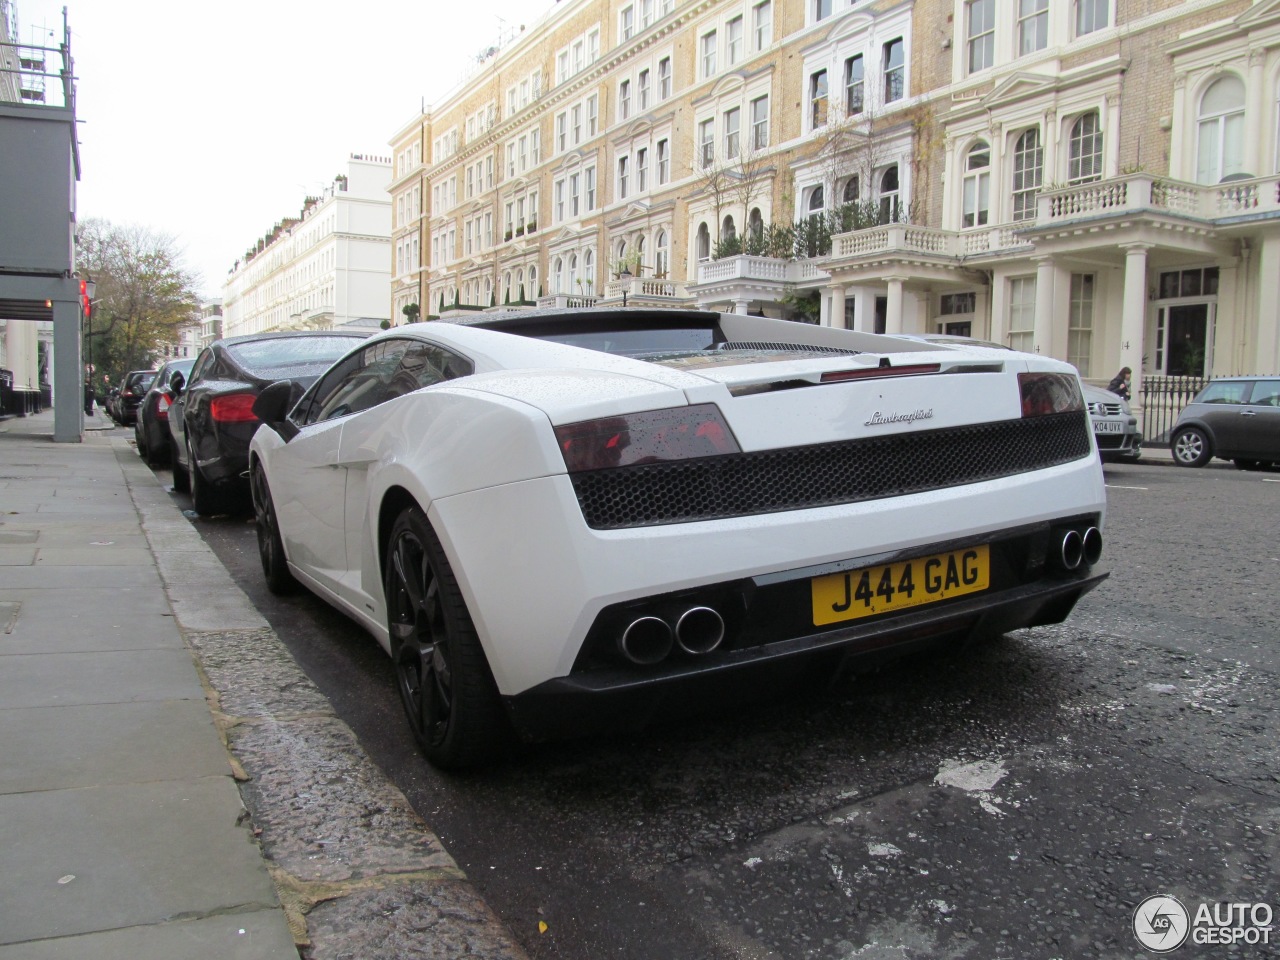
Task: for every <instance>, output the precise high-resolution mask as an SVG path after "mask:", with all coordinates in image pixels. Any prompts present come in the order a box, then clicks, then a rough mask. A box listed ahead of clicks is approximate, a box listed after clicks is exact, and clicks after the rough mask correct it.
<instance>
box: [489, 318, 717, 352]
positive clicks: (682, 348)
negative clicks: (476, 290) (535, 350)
mask: <svg viewBox="0 0 1280 960" xmlns="http://www.w3.org/2000/svg"><path fill="white" fill-rule="evenodd" d="M609 320H613V322H609ZM500 329H502V330H504V331H506V332H508V333H518V334H520V335H522V336H526V337H532V338H534V339H537V340H547V341H549V342H551V343H564V344H568V345H570V346H574V347H583V348H585V349H587V350H598V351H599V352H601V353H611V354H614V355H615V356H621V357H654V356H667V355H671V354H692V353H700V352H702V351H704V350H714V349H716V347H717V345H718V344H721V343H723V342H724V340H725V337H724V333H723V332H721V330H720V324H719V323H718V322H716V321H715V320H712V319H709V320H708V321H707V322H705V323H699V322H683V323H675V324H662V323H644V324H641V323H635V322H628V321H626V320H621V321H620V320H617V319H614V318H608V319H605V318H601V319H593V320H583V321H565V320H560V319H557V320H554V321H547V322H542V323H539V322H531V323H527V324H519V325H518V326H515V325H513V326H503V327H501V328H500Z"/></svg>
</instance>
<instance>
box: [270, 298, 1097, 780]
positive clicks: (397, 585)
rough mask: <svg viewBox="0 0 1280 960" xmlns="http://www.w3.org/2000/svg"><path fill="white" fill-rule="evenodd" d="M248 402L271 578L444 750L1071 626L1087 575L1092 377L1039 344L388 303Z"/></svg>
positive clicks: (431, 746) (753, 321)
mask: <svg viewBox="0 0 1280 960" xmlns="http://www.w3.org/2000/svg"><path fill="white" fill-rule="evenodd" d="M299 395H300V396H299ZM255 412H257V413H258V415H259V416H260V417H261V418H262V419H263V421H264V422H265V425H264V426H263V427H261V428H259V430H258V432H257V434H256V435H255V437H254V439H253V444H252V449H251V475H252V480H253V484H252V485H253V491H254V502H255V509H256V514H257V520H258V530H259V545H260V548H261V553H262V561H263V568H264V570H265V572H266V575H267V578H268V582H269V584H270V585H271V587H272V588H273V589H276V590H285V589H288V588H289V587H291V586H292V585H293V584H294V583H295V582H296V581H301V582H302V583H303V584H305V585H306V586H307V587H308V588H309V589H311V590H313V591H315V592H316V593H317V594H319V595H320V596H322V597H324V598H325V599H326V600H328V601H329V602H331V603H333V604H334V605H336V606H338V607H339V608H341V609H342V610H344V611H346V612H347V613H348V614H349V615H350V616H352V617H353V618H354V619H356V620H357V621H358V622H359V623H361V624H362V625H363V626H364V627H365V628H366V629H368V630H369V631H370V632H371V633H372V634H373V635H374V636H375V637H376V638H377V639H378V641H379V642H380V643H381V644H382V646H383V647H384V648H386V650H387V652H388V653H389V654H390V655H391V656H392V657H393V658H394V659H395V663H396V665H397V675H398V678H399V685H400V692H401V696H402V699H403V701H404V705H405V709H406V712H407V714H408V717H409V720H410V724H411V726H412V728H413V731H414V735H415V736H416V738H417V740H418V743H419V745H420V746H421V747H422V749H423V752H424V753H425V754H426V756H427V757H428V758H429V759H430V760H431V761H432V762H434V763H436V764H438V765H441V766H445V767H456V766H464V765H468V764H474V763H477V762H481V761H483V760H486V759H488V758H490V757H491V756H492V755H493V754H494V752H495V751H496V750H497V749H499V748H500V747H501V745H502V744H503V743H504V742H505V740H506V739H507V738H508V734H509V732H510V731H511V730H512V729H514V730H515V731H517V732H518V733H519V734H520V735H522V736H523V737H525V738H529V739H534V738H544V737H549V736H559V735H565V734H572V733H574V732H577V731H584V730H596V729H600V726H601V724H602V723H608V724H617V723H623V724H626V725H628V726H637V725H641V724H643V723H644V722H646V721H647V720H649V719H651V718H653V717H655V716H666V715H669V714H671V713H674V712H678V711H681V710H684V709H687V708H688V707H689V706H690V705H692V704H697V705H699V706H705V704H707V703H708V702H709V701H710V700H712V699H726V698H727V699H730V700H741V699H744V698H746V697H749V696H755V695H757V694H760V693H761V692H767V691H773V690H778V689H783V688H786V687H788V686H791V685H793V683H794V682H796V681H800V680H803V679H806V678H808V679H812V678H815V677H818V678H822V677H831V676H834V675H836V674H837V673H838V672H839V671H840V670H841V669H843V668H845V667H846V666H849V665H850V664H851V663H854V662H856V661H859V660H864V659H865V658H868V657H872V656H883V655H885V654H899V653H902V652H906V651H909V650H915V649H921V648H923V647H927V646H931V645H954V644H958V643H960V642H963V641H964V640H965V639H968V638H972V637H976V636H985V635H997V634H1000V633H1004V632H1006V631H1008V630H1011V629H1015V628H1019V627H1026V626H1034V625H1038V624H1046V623H1057V622H1059V621H1061V620H1062V619H1064V618H1065V617H1066V616H1067V614H1068V613H1069V612H1070V611H1071V609H1072V607H1073V606H1074V605H1075V603H1076V601H1077V600H1078V599H1079V598H1080V597H1081V596H1082V595H1083V594H1084V593H1086V592H1087V591H1088V590H1090V589H1091V588H1092V587H1094V586H1095V585H1096V584H1097V583H1098V582H1099V581H1100V580H1101V579H1102V578H1103V576H1105V574H1102V575H1099V574H1098V573H1096V572H1095V571H1094V570H1093V567H1094V565H1095V564H1096V563H1097V561H1098V559H1099V556H1100V554H1101V550H1102V536H1101V533H1100V530H1101V527H1102V521H1103V513H1104V507H1105V493H1104V487H1103V478H1102V471H1101V468H1100V466H1099V463H1098V458H1097V449H1096V447H1095V443H1094V438H1093V432H1092V430H1091V429H1090V424H1089V416H1088V414H1087V412H1086V410H1085V406H1084V403H1083V400H1082V397H1081V391H1080V383H1079V379H1078V377H1077V376H1076V373H1075V371H1074V369H1073V368H1072V367H1070V366H1069V365H1067V364H1064V363H1060V362H1057V361H1053V360H1048V359H1044V358H1041V357H1034V356H1029V355H1026V354H1020V353H1013V352H1010V351H1005V350H993V349H987V348H983V347H968V346H960V347H957V346H945V345H937V344H928V343H922V342H919V341H910V340H905V339H898V338H893V337H884V336H876V335H873V334H865V333H857V332H853V331H847V330H837V329H830V328H823V327H815V326H809V325H804V324H796V323H789V322H785V321H779V320H769V319H765V318H759V317H742V316H735V315H731V314H715V313H699V312H684V311H669V310H662V311H646V310H636V309H631V310H583V311H536V312H530V313H521V314H486V315H480V316H479V317H477V318H476V319H474V320H469V321H464V322H458V323H452V322H433V323H425V324H415V325H412V326H407V327H399V328H396V329H394V330H390V331H387V332H386V333H384V334H382V335H380V336H378V337H374V338H372V339H370V340H368V341H365V342H364V343H362V344H361V345H360V346H359V347H358V348H357V349H355V350H353V351H352V352H351V353H350V354H348V355H347V356H346V357H345V358H344V359H342V360H340V361H339V362H338V363H337V364H335V365H334V366H333V367H332V368H331V369H330V370H329V371H328V372H327V373H326V374H324V375H323V376H322V377H321V378H320V379H319V380H317V381H316V382H315V383H314V384H313V385H312V386H311V387H310V389H308V390H306V392H305V393H302V391H301V389H300V388H298V387H296V386H295V385H292V384H290V383H288V382H281V383H277V384H274V385H272V386H271V387H269V388H268V389H267V390H266V391H264V393H263V394H262V396H261V397H260V399H259V401H258V405H257V406H256V407H255Z"/></svg>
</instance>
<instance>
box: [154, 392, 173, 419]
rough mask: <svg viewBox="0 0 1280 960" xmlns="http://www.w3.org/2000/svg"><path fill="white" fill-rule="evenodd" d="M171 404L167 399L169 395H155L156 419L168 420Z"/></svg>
mask: <svg viewBox="0 0 1280 960" xmlns="http://www.w3.org/2000/svg"><path fill="white" fill-rule="evenodd" d="M172 404H173V401H172V400H170V399H169V395H168V394H167V393H161V394H157V395H156V419H157V420H168V419H169V407H170V406H172Z"/></svg>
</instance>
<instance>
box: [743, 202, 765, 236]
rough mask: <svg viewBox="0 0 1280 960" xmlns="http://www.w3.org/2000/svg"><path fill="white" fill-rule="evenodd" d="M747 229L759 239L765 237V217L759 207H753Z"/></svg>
mask: <svg viewBox="0 0 1280 960" xmlns="http://www.w3.org/2000/svg"><path fill="white" fill-rule="evenodd" d="M747 229H748V230H750V231H751V235H752V236H753V237H755V238H756V239H757V240H761V239H763V238H764V217H763V216H761V215H760V208H759V207H752V208H751V216H749V217H748V218H747Z"/></svg>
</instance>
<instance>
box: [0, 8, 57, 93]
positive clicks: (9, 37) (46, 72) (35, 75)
mask: <svg viewBox="0 0 1280 960" xmlns="http://www.w3.org/2000/svg"><path fill="white" fill-rule="evenodd" d="M62 21H63V22H62V37H63V39H62V43H61V44H59V45H57V46H53V45H51V41H53V40H54V39H55V38H56V34H55V31H54V30H53V29H52V28H50V27H47V26H40V27H31V28H30V38H29V40H28V41H27V42H25V43H24V42H22V34H21V30H20V28H19V23H18V12H17V9H16V7H15V4H14V3H13V0H0V103H26V104H32V105H37V106H53V107H70V106H72V103H71V98H72V97H73V95H74V94H73V89H74V88H73V85H72V76H71V72H72V71H71V53H70V51H71V35H70V31H69V30H68V28H67V22H66V21H67V10H66V8H65V7H63V9H62Z"/></svg>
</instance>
